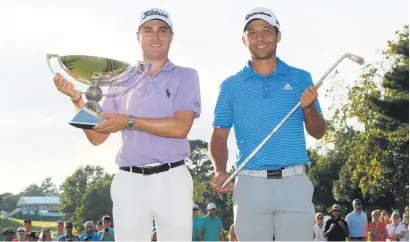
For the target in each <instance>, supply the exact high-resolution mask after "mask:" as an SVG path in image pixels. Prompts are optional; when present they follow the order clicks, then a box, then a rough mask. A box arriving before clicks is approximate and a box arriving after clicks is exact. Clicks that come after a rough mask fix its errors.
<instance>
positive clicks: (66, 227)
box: [65, 224, 73, 234]
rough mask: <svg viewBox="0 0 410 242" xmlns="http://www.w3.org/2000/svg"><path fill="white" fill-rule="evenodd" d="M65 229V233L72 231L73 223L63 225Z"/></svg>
mask: <svg viewBox="0 0 410 242" xmlns="http://www.w3.org/2000/svg"><path fill="white" fill-rule="evenodd" d="M65 230H66V231H67V233H70V234H71V233H72V232H73V225H72V224H70V225H67V226H65Z"/></svg>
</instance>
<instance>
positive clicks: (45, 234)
mask: <svg viewBox="0 0 410 242" xmlns="http://www.w3.org/2000/svg"><path fill="white" fill-rule="evenodd" d="M38 241H53V239H52V237H51V228H50V227H44V228H43V229H42V230H41V233H40V235H39V239H38Z"/></svg>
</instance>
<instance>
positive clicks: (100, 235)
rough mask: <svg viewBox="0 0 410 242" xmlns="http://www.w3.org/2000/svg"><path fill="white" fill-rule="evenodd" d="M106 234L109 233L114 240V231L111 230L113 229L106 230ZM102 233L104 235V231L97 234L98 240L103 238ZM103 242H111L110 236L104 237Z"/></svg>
mask: <svg viewBox="0 0 410 242" xmlns="http://www.w3.org/2000/svg"><path fill="white" fill-rule="evenodd" d="M108 232H109V233H110V234H111V235H112V237H114V239H115V231H114V229H113V228H108ZM104 233H105V231H104V229H103V230H101V231H99V232H98V236H99V237H100V238H102V237H103V236H104ZM104 241H111V238H110V236H108V235H106V236H105V237H104Z"/></svg>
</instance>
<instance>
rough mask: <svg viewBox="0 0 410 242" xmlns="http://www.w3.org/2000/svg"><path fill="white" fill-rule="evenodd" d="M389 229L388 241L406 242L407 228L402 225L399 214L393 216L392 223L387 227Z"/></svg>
mask: <svg viewBox="0 0 410 242" xmlns="http://www.w3.org/2000/svg"><path fill="white" fill-rule="evenodd" d="M386 229H387V233H388V236H387V241H404V237H405V236H406V228H405V227H404V225H403V224H401V223H400V217H399V214H398V213H393V214H392V216H391V223H390V224H388V225H387V226H386Z"/></svg>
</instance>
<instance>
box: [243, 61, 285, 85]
mask: <svg viewBox="0 0 410 242" xmlns="http://www.w3.org/2000/svg"><path fill="white" fill-rule="evenodd" d="M276 61H277V62H278V65H277V67H276V70H275V71H274V73H275V74H279V75H285V74H287V73H288V71H289V66H288V65H287V64H286V63H285V62H283V61H282V60H281V59H280V58H279V57H276ZM251 63H252V62H251V61H250V60H249V61H248V63H247V65H246V66H245V67H244V68H243V69H242V77H243V79H244V80H250V79H251V78H252V77H254V76H256V75H259V74H258V73H257V72H255V71H254V70H253V68H252V66H251ZM272 73H273V72H272Z"/></svg>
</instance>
